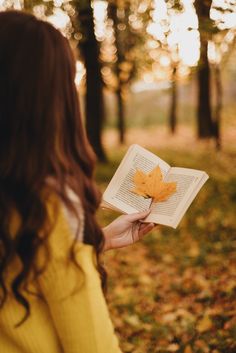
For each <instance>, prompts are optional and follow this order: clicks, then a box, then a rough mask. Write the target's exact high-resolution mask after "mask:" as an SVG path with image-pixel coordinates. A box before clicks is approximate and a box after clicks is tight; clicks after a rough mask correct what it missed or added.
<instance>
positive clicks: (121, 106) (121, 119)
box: [116, 88, 125, 143]
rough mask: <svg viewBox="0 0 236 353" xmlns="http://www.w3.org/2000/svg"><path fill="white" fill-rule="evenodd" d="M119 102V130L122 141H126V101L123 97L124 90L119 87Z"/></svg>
mask: <svg viewBox="0 0 236 353" xmlns="http://www.w3.org/2000/svg"><path fill="white" fill-rule="evenodd" d="M116 96H117V102H118V122H117V126H118V130H119V140H120V143H124V142H125V113H124V102H123V97H122V90H121V88H118V90H117V91H116Z"/></svg>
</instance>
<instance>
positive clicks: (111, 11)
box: [104, 0, 152, 143]
mask: <svg viewBox="0 0 236 353" xmlns="http://www.w3.org/2000/svg"><path fill="white" fill-rule="evenodd" d="M151 9H152V5H151V1H150V0H147V1H145V2H144V1H143V2H136V1H133V0H126V1H123V0H109V1H108V27H111V28H112V31H113V38H114V39H113V46H114V51H115V58H114V57H110V58H108V60H107V59H106V58H105V60H104V66H107V67H110V68H111V70H112V75H111V76H113V79H111V80H110V81H109V80H105V83H106V84H107V86H108V87H109V88H110V89H111V90H113V91H114V92H115V94H116V96H117V107H118V114H117V115H118V119H117V127H118V130H119V139H120V142H121V143H123V142H124V140H125V104H124V102H125V96H126V94H127V91H128V89H129V87H130V84H131V83H132V81H133V80H134V79H135V78H136V77H137V76H138V73H139V69H140V66H142V69H143V64H144V62H145V60H144V58H145V57H147V50H146V47H145V43H146V41H147V40H148V33H147V31H146V28H147V25H148V23H149V21H150V19H151V17H150V11H151ZM107 45H109V43H107ZM113 56H114V55H113ZM111 76H110V77H111Z"/></svg>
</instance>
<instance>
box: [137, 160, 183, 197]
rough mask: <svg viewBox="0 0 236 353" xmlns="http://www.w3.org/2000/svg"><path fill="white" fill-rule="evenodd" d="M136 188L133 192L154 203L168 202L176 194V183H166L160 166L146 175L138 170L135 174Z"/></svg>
mask: <svg viewBox="0 0 236 353" xmlns="http://www.w3.org/2000/svg"><path fill="white" fill-rule="evenodd" d="M133 181H134V185H135V188H134V189H133V190H132V192H134V193H135V194H137V195H139V196H143V197H146V198H149V197H150V198H152V199H153V202H162V201H166V200H167V199H168V198H169V197H170V196H171V195H172V194H173V193H175V192H176V183H175V182H170V183H166V182H164V181H163V176H162V173H161V169H160V167H159V166H157V167H156V168H154V169H153V170H152V171H151V172H150V173H148V174H145V173H144V172H143V171H142V170H137V171H136V173H135V174H134V178H133Z"/></svg>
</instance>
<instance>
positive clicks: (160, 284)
mask: <svg viewBox="0 0 236 353" xmlns="http://www.w3.org/2000/svg"><path fill="white" fill-rule="evenodd" d="M10 8H16V9H19V10H25V11H29V12H32V13H34V14H35V15H36V16H39V17H40V18H43V19H46V20H48V21H50V22H51V23H53V25H55V26H56V27H57V28H59V29H60V30H61V31H62V32H63V34H64V35H65V36H66V37H67V38H68V39H69V40H70V43H71V46H72V48H73V50H74V53H75V56H76V58H77V75H76V84H77V85H78V92H79V93H80V101H81V109H82V112H83V117H84V123H85V127H86V130H87V134H88V137H89V140H90V142H91V144H92V146H93V148H94V150H95V152H96V154H97V157H98V161H99V163H98V166H97V170H96V178H97V182H98V184H99V186H100V188H101V190H103V189H104V188H105V187H106V185H107V183H108V182H109V180H110V178H111V177H112V175H113V173H114V171H115V169H116V168H117V166H118V165H119V163H120V160H121V158H122V156H123V155H124V153H125V152H126V150H127V147H128V146H129V145H130V144H131V143H138V144H141V145H143V146H144V147H147V148H148V149H150V150H151V151H153V152H154V153H156V154H157V155H158V156H160V157H161V158H163V159H164V160H166V161H167V162H168V163H170V164H171V165H174V166H183V167H190V168H196V169H202V170H205V171H206V172H207V173H208V174H209V176H210V179H209V181H208V182H207V183H206V185H205V186H204V187H203V189H202V191H201V192H200V193H199V195H198V196H197V198H196V200H195V201H194V202H193V204H192V206H191V207H190V209H189V210H188V212H187V214H186V215H185V217H184V219H183V220H182V222H181V224H180V226H179V227H178V229H177V230H172V229H170V228H168V227H160V228H157V229H155V230H154V231H153V232H152V234H150V235H148V236H147V237H146V238H145V239H144V241H143V242H142V243H141V242H140V243H138V244H135V245H134V246H131V247H128V248H125V249H121V250H117V251H115V250H113V251H110V252H109V253H106V254H105V256H104V261H105V265H106V268H107V272H108V274H109V288H108V302H109V306H110V311H111V315H112V320H113V322H114V325H115V328H116V332H117V334H118V336H119V339H120V343H121V347H122V349H123V351H124V352H125V353H128V352H133V353H157V352H160V353H169V352H177V353H193V352H194V353H233V352H236V266H235V265H236V221H235V214H236V207H235V204H236V202H235V201H236V173H235V172H236V166H235V160H236V159H235V157H236V145H235V141H236V120H235V113H236V103H235V101H236V68H235V60H236V48H235V43H236V1H235V0H195V1H193V0H179V1H177V0H166V1H164V0H141V1H138V0H108V1H105V0H104V1H103V0H97V1H96V0H94V1H90V0H80V1H75V0H74V1H70V0H54V1H52V0H44V1H43V0H24V1H23V0H0V10H3V11H4V10H7V9H10ZM98 217H99V220H100V222H101V224H103V225H104V224H106V223H107V222H110V221H111V220H112V219H114V218H115V217H116V214H114V213H112V212H108V211H106V212H105V211H102V210H99V212H98ZM111 353H112V352H111Z"/></svg>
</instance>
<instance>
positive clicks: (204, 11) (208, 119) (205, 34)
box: [195, 0, 216, 138]
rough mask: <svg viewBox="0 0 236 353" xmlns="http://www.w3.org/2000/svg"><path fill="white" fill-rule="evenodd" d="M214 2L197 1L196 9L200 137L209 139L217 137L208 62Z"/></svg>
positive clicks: (210, 0) (208, 0)
mask: <svg viewBox="0 0 236 353" xmlns="http://www.w3.org/2000/svg"><path fill="white" fill-rule="evenodd" d="M212 1H213V0H196V1H195V9H196V14H197V17H198V22H199V33H200V59H199V63H198V71H197V75H198V76H197V77H198V108H197V123H198V137H199V138H208V137H212V136H215V130H216V129H215V128H214V124H213V118H212V109H211V76H210V64H209V60H208V40H209V34H210V33H211V32H212V29H213V21H212V20H211V19H210V9H211V5H212Z"/></svg>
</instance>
